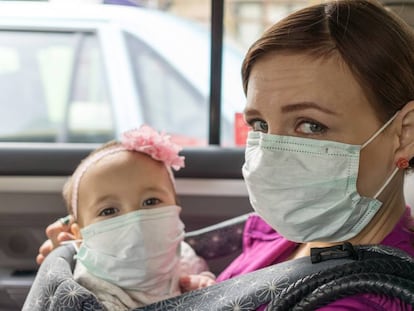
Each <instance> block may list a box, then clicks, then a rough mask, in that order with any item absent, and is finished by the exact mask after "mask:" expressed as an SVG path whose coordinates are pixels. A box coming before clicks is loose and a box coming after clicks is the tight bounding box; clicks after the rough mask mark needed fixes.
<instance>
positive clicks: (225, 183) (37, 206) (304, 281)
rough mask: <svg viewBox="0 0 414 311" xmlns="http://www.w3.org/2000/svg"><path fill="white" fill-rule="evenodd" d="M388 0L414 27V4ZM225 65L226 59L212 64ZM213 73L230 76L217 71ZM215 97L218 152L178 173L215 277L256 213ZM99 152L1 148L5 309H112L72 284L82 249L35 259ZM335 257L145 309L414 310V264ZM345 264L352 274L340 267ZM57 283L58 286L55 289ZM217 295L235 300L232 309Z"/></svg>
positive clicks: (193, 154) (0, 302)
mask: <svg viewBox="0 0 414 311" xmlns="http://www.w3.org/2000/svg"><path fill="white" fill-rule="evenodd" d="M212 2H213V3H214V2H215V1H212ZM382 2H383V3H384V4H385V5H387V6H388V7H389V8H390V9H391V10H394V11H395V12H396V13H397V14H399V15H400V16H401V17H402V18H403V19H405V20H406V21H407V22H408V23H409V24H410V25H411V26H413V27H414V1H409V0H405V1H397V0H395V1H394V0H383V1H382ZM216 8H217V7H216ZM221 9H222V8H221ZM221 13H222V12H221ZM214 20H216V22H215V23H217V25H216V28H214V27H213V28H214V29H215V31H213V33H212V40H213V42H216V43H214V44H213V46H212V50H214V49H220V42H221V39H220V32H222V31H223V30H222V28H220V22H221V23H222V20H220V9H219V8H218V10H217V12H216V11H215V10H214V9H213V11H212V21H214ZM216 44H218V45H216ZM213 54H217V53H213ZM216 57H218V58H219V56H216ZM215 61H218V62H220V59H218V60H217V59H214V60H213V61H212V62H213V63H214V62H215ZM212 75H213V76H215V75H216V76H217V75H220V74H219V73H217V67H216V68H214V70H212ZM213 84H214V83H213ZM212 87H213V88H214V87H215V90H214V91H213V93H214V94H216V95H214V96H219V95H217V92H218V94H219V93H220V87H219V86H217V85H216V86H214V85H212ZM214 96H212V99H211V107H212V108H211V111H210V112H211V115H210V119H211V120H212V121H211V122H212V123H211V124H210V133H209V135H210V136H209V142H210V145H209V146H207V147H200V148H199V147H197V148H185V149H184V150H183V151H182V155H184V156H185V157H186V167H185V169H182V170H180V171H178V172H176V173H175V176H176V188H177V195H178V198H179V200H180V203H181V206H182V207H183V210H182V214H181V217H182V219H183V222H184V223H185V225H186V228H185V230H186V232H187V233H186V241H187V242H188V243H189V244H190V245H192V246H193V248H194V249H195V250H196V252H197V253H198V254H199V255H200V256H202V257H203V258H205V259H206V260H207V262H208V265H209V268H210V270H211V271H212V272H213V273H215V274H219V273H220V272H221V271H222V270H223V269H224V267H226V266H227V265H228V264H229V263H230V262H231V261H232V260H233V259H234V258H235V257H236V256H237V255H239V254H240V252H241V243H242V241H241V233H242V230H243V225H244V222H245V220H246V219H247V217H248V215H249V214H250V213H252V208H251V206H250V202H249V198H248V194H247V189H246V187H245V185H244V182H243V178H242V173H241V167H242V165H243V163H244V148H243V147H221V146H219V143H220V132H219V131H217V129H220V121H219V120H220V115H218V116H217V115H214V113H217V111H220V109H219V108H220V106H218V107H214V105H216V103H217V102H219V100H217V97H216V98H214ZM96 147H97V145H96V144H70V145H68V144H60V143H54V144H47V143H33V144H23V143H14V142H1V143H0V202H1V207H0V213H1V216H0V223H1V226H0V245H1V247H0V311H6V310H7V311H14V310H21V309H22V308H23V305H25V307H24V308H25V310H57V309H58V308H62V310H81V309H82V308H83V309H85V310H103V309H102V306H101V305H100V304H99V302H98V301H97V300H96V299H95V298H94V297H92V296H93V295H92V296H91V295H90V293H89V292H88V291H87V290H85V289H83V288H82V287H80V286H76V285H75V284H74V282H72V281H73V276H72V270H71V269H73V265H74V261H73V254H74V249H73V247H72V245H70V244H69V245H65V246H62V247H59V248H58V249H57V250H56V251H55V252H54V253H53V256H52V255H50V257H48V258H47V261H46V262H45V264H43V265H42V266H41V267H40V268H39V266H38V265H37V264H36V262H35V258H36V255H37V254H38V249H39V246H40V245H41V244H42V243H43V241H44V240H45V239H46V236H45V232H44V230H45V228H46V227H47V225H49V224H50V223H52V222H54V221H55V220H57V219H58V218H60V217H63V216H65V215H66V209H65V205H64V201H63V198H62V195H61V190H62V186H63V184H64V182H65V180H66V178H67V177H68V176H69V175H70V174H71V173H72V172H73V170H74V169H75V167H76V166H77V165H78V163H79V161H80V160H81V159H82V158H84V157H85V156H86V155H87V154H88V153H89V152H91V151H92V150H93V149H94V148H96ZM412 180H414V176H412V178H410V181H412ZM407 185H408V183H407ZM410 185H411V184H410ZM406 192H407V193H408V194H407V198H408V197H409V194H411V192H413V193H414V191H411V186H410V188H409V187H408V186H407V188H406ZM410 200H411V199H410ZM410 200H409V199H407V201H410ZM412 201H413V203H414V196H413V199H412ZM408 203H410V202H408ZM411 205H412V206H414V204H411ZM211 241H215V242H214V243H212V242H211ZM328 253H329V254H331V253H334V254H337V256H335V255H334V257H335V258H334V259H332V258H324V256H328V257H329V256H330V255H326V253H323V252H322V253H321V252H320V253H317V254H315V258H316V259H315V260H316V261H315V264H312V265H311V264H309V265H305V268H303V269H298V268H297V267H298V266H299V265H301V266H303V265H304V260H305V259H306V260H308V261H309V258H302V259H301V260H299V261H292V262H291V263H286V264H281V265H277V266H272V267H269V268H266V269H263V270H260V271H257V272H254V273H250V274H247V275H245V276H243V277H238V278H235V279H233V280H229V281H225V282H222V283H219V284H216V285H214V286H211V288H207V289H202V290H197V291H194V292H191V293H187V294H184V295H181V296H179V297H176V298H172V299H169V300H167V301H163V302H160V303H155V304H153V305H149V306H147V307H144V308H139V309H136V310H143V311H144V310H146V311H150V310H223V311H224V310H233V309H232V308H233V307H234V306H235V305H237V304H238V305H241V306H242V307H243V308H244V309H243V308H241V310H254V309H255V308H257V307H258V306H260V305H262V304H264V303H270V305H269V307H268V310H314V308H315V306H318V305H321V304H322V305H323V304H326V303H329V302H330V301H333V300H334V299H337V298H338V297H344V296H349V295H353V294H355V293H360V292H371V293H382V294H385V295H388V294H389V295H393V296H394V297H399V298H400V299H402V300H403V301H405V302H407V303H409V304H412V305H414V282H413V281H412V280H414V275H413V273H414V272H413V271H414V259H413V258H411V257H407V256H406V255H404V254H401V253H399V252H398V251H396V250H394V249H388V248H386V247H385V248H382V247H370V246H367V247H358V248H355V249H349V248H348V246H347V245H345V244H344V245H343V246H341V248H339V249H335V250H329V251H328ZM321 258H322V259H321ZM328 259H332V260H328ZM318 260H319V261H318ZM355 262H357V263H358V265H354V263H355ZM339 265H341V267H343V269H342V268H341V269H339V270H338V268H337V267H338V266H339ZM295 267H296V268H295ZM381 274H382V275H384V277H382V276H381ZM338 278H340V280H343V283H344V284H350V285H349V286H343V287H341V288H337V287H335V286H333V285H332V286H330V288H331V289H330V290H329V291H325V290H324V288H326V286H325V287H324V286H323V285H324V284H331V283H329V282H332V281H333V280H335V279H338ZM342 278H343V279H342ZM372 278H377V282H372ZM71 279H72V281H70V280H71ZM65 282H66V283H65ZM341 282H342V281H341ZM63 283H65V284H66V285H64V286H63V285H62V284H63ZM373 283H375V284H373ZM50 284H52V286H51V287H47V286H46V285H50ZM252 284H253V285H254V286H253V285H252ZM269 284H270V285H272V286H273V285H274V286H277V284H285V285H284V286H285V287H286V289H285V290H283V291H282V293H281V294H280V295H278V296H277V297H276V295H275V294H274V292H269V290H268V288H269V286H270V285H269ZM288 284H294V286H290V287H288V286H287V285H288ZM61 285H62V286H61ZM68 291H75V292H76V293H77V295H76V296H77V297H78V298H79V297H80V298H79V300H76V299H75V300H70V299H68V298H67V297H69V296H68ZM39 297H40V298H39ZM50 297H53V299H49V298H50ZM217 297H225V300H224V302H223V300H219V299H217ZM276 298H277V299H276ZM25 301H26V304H25ZM59 303H61V304H59ZM79 306H82V308H81V307H79ZM88 308H89V309H88ZM83 309H82V310H83Z"/></svg>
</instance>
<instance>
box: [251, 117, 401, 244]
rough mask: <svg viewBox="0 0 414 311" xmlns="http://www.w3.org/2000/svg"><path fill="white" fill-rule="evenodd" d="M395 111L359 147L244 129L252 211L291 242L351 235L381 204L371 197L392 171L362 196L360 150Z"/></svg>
mask: <svg viewBox="0 0 414 311" xmlns="http://www.w3.org/2000/svg"><path fill="white" fill-rule="evenodd" d="M395 116H396V115H395ZM395 116H394V117H392V118H391V120H389V121H388V122H387V123H386V124H385V125H384V126H383V127H381V128H380V129H379V130H378V131H377V132H376V133H375V134H374V135H373V136H372V137H371V138H370V139H369V140H368V141H367V142H366V143H365V144H363V145H362V146H359V145H348V144H344V143H339V142H334V141H323V140H316V139H309V138H300V137H292V136H279V135H271V134H264V133H260V132H250V133H249V135H248V139H247V147H246V154H245V164H244V165H243V176H244V179H245V181H246V185H247V190H248V192H249V197H250V203H251V205H252V206H253V208H254V210H255V211H256V212H257V214H258V215H259V216H261V217H262V218H263V219H264V220H265V221H266V222H267V223H268V224H269V225H270V226H271V227H272V228H274V229H275V230H276V231H278V233H280V234H281V235H282V236H284V237H285V238H286V239H288V240H291V241H295V242H311V241H324V242H341V241H345V240H348V239H351V238H352V237H354V236H356V235H357V234H358V233H359V232H360V231H361V230H362V229H363V228H364V227H365V226H366V225H367V224H368V223H369V222H370V220H371V219H372V218H373V217H374V215H375V214H376V213H377V211H378V210H379V208H380V207H381V205H382V203H381V202H380V201H378V200H377V197H378V196H379V195H380V193H381V192H382V191H383V189H384V188H385V187H386V186H387V185H388V183H389V182H390V181H391V179H392V178H393V177H394V175H395V174H396V172H397V171H398V169H396V170H394V172H393V173H392V174H391V176H390V177H389V178H388V180H387V181H386V182H385V183H384V185H383V187H381V189H380V190H379V191H378V192H377V193H376V194H375V196H374V197H373V198H368V197H362V196H361V195H359V194H358V192H357V188H356V182H357V176H358V167H359V157H360V151H361V149H363V148H364V147H365V146H367V145H368V144H369V143H370V142H371V141H372V140H374V139H375V138H376V137H377V136H378V135H379V134H380V133H381V132H382V131H383V130H384V129H385V128H386V127H387V126H388V125H389V124H390V123H391V121H392V120H393V119H394V118H395Z"/></svg>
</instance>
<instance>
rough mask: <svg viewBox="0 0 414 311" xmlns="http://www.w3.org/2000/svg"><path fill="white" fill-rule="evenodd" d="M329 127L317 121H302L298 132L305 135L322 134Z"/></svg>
mask: <svg viewBox="0 0 414 311" xmlns="http://www.w3.org/2000/svg"><path fill="white" fill-rule="evenodd" d="M326 129H327V127H326V126H325V125H322V124H320V123H318V122H315V121H302V122H301V123H300V124H299V126H298V131H299V132H300V133H303V134H322V133H324V132H325V131H326Z"/></svg>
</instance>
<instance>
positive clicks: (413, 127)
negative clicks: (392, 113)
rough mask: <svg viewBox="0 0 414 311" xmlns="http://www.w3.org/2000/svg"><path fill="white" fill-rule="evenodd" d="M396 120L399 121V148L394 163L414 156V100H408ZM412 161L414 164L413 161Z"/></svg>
mask: <svg viewBox="0 0 414 311" xmlns="http://www.w3.org/2000/svg"><path fill="white" fill-rule="evenodd" d="M395 121H396V122H397V124H396V126H397V132H398V148H397V150H396V152H395V158H394V163H397V162H398V161H400V160H401V159H406V160H407V161H410V160H411V159H413V158H414V101H410V102H408V103H407V104H406V105H405V106H404V107H403V108H402V109H401V110H400V112H399V113H398V116H397V117H396V119H395ZM411 163H412V164H414V163H413V161H412V162H411ZM411 167H413V165H411Z"/></svg>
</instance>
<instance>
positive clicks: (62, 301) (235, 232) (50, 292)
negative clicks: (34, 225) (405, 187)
mask: <svg viewBox="0 0 414 311" xmlns="http://www.w3.org/2000/svg"><path fill="white" fill-rule="evenodd" d="M247 217H248V215H243V216H240V217H237V218H234V219H231V220H228V221H225V222H223V223H219V224H217V225H214V226H210V227H206V228H204V229H201V230H197V231H194V232H190V233H188V234H187V235H186V241H187V242H188V243H189V244H190V245H192V247H193V248H194V249H195V250H196V252H197V253H198V255H200V256H202V257H204V258H207V259H208V258H214V257H217V256H225V255H227V254H229V252H234V251H239V250H240V249H241V246H242V231H243V227H244V224H245V221H246V219H247ZM217 236H220V237H222V239H217V238H216V237H217ZM74 254H75V249H74V247H73V246H72V245H65V246H61V247H59V248H57V249H55V250H54V251H53V252H52V253H51V254H50V255H49V256H48V257H47V258H46V260H45V262H44V263H43V264H42V265H41V266H40V268H39V271H38V273H37V276H36V278H35V281H34V283H33V285H32V287H31V289H30V292H29V294H28V296H27V298H26V301H25V304H24V306H23V310H33V311H36V310H67V311H74V310H91V311H92V310H105V309H104V307H103V306H102V305H101V304H100V303H99V301H98V300H97V298H96V297H95V296H94V295H93V294H92V293H91V292H90V291H88V290H87V289H85V288H84V287H82V286H81V285H79V284H78V283H76V282H75V281H74V279H73V274H72V271H73V268H74V264H75V262H74V260H73V256H74ZM358 293H375V294H384V295H388V296H392V297H396V298H399V299H401V300H402V301H404V302H405V303H408V304H411V305H413V306H414V259H413V258H412V257H411V256H408V255H407V254H406V253H404V252H403V251H401V250H398V249H394V248H391V247H387V246H378V245H375V246H352V245H351V244H350V243H344V244H343V245H337V246H334V247H329V248H322V249H313V250H312V253H311V256H310V257H303V258H299V259H295V260H291V261H287V262H284V263H281V264H277V265H273V266H270V267H267V268H264V269H261V270H258V271H255V272H251V273H248V274H245V275H241V276H238V277H235V278H233V279H230V280H226V281H224V282H220V283H218V284H215V285H213V286H209V287H206V288H203V289H200V290H196V291H192V292H188V293H185V294H183V295H180V296H177V297H173V298H170V299H167V300H163V301H160V302H157V303H154V304H151V305H148V306H145V307H143V308H137V309H135V311H156V310H160V311H161V310H162V311H164V310H177V311H179V310H182V311H184V310H186V311H188V310H208V311H214V310H217V311H219V310H220V311H224V310H255V309H256V308H258V307H259V306H261V305H263V304H268V310H279V311H281V310H295V308H297V310H314V309H315V308H316V307H319V306H323V305H326V304H328V303H329V302H331V301H335V300H336V299H338V298H342V297H346V296H351V295H355V294H358Z"/></svg>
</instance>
